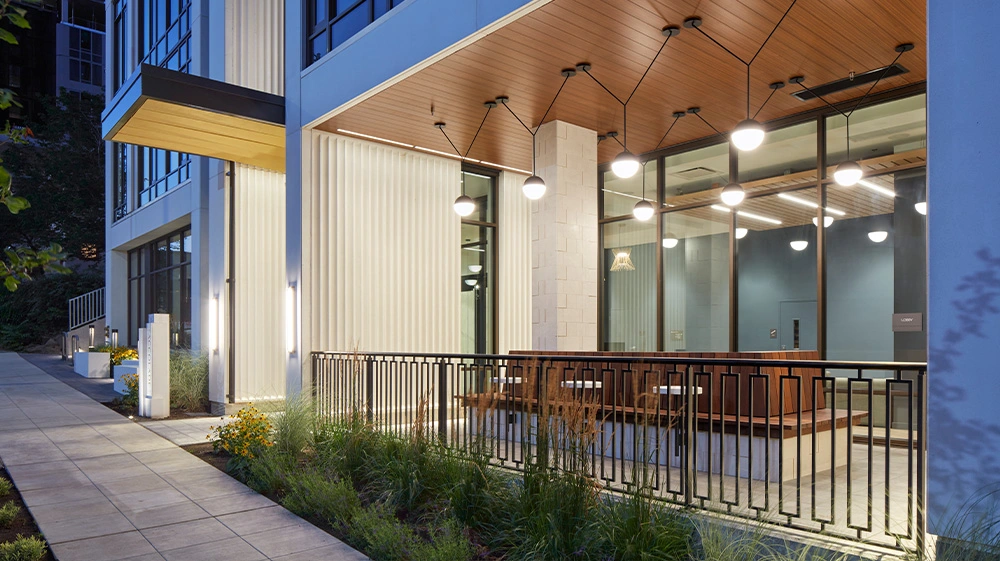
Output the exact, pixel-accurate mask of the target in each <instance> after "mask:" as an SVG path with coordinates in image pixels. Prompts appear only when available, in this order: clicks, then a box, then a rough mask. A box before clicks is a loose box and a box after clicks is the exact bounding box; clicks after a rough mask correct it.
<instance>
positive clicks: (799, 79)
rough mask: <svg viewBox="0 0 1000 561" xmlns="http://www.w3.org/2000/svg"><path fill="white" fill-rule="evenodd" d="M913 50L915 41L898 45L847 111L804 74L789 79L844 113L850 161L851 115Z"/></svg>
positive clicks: (838, 111) (848, 158) (835, 109)
mask: <svg viewBox="0 0 1000 561" xmlns="http://www.w3.org/2000/svg"><path fill="white" fill-rule="evenodd" d="M911 50H913V43H903V44H901V45H897V46H896V58H894V59H892V62H891V63H889V65H888V66H886V67H885V68H883V69H882V73H881V74H879V77H878V79H877V80H875V82H874V83H872V85H871V87H869V88H868V91H866V92H865V95H863V96H861V99H859V100H858V102H857V103H855V104H854V107H852V108H851V110H850V111H848V112H847V113H844V112H843V111H842V110H841V109H839V108H838V107H837V106H835V105H834V104H832V103H830V102H829V101H828V100H827V99H826V98H825V97H823V96H821V95H820V94H819V93H817V92H815V91H813V90H812V88H810V87H809V86H807V85H806V84H805V77H804V76H793V77H791V78H789V79H788V81H789V82H791V83H793V84H798V85H799V86H801V87H802V89H804V90H805V91H807V92H809V93H811V94H812V95H813V96H814V97H815V98H817V99H819V100H820V101H822V102H823V103H825V104H826V105H827V106H828V107H830V108H831V109H833V110H834V111H836V112H837V113H839V114H840V115H842V116H843V117H844V119H845V120H846V124H845V127H846V133H847V137H846V142H847V160H848V161H850V160H851V115H854V112H855V111H857V110H858V108H859V107H861V104H863V103H864V102H865V100H866V99H868V96H869V95H871V93H872V92H873V91H875V87H876V86H878V85H879V82H881V81H882V79H883V78H885V76H886V74H888V73H889V70H890V69H891V68H892V67H893V66H895V65H896V63H897V62H899V57H901V56H903V53H905V52H907V51H911ZM772 93H773V92H772Z"/></svg>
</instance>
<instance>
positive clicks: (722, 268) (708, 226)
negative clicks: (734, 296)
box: [661, 207, 729, 351]
mask: <svg viewBox="0 0 1000 561" xmlns="http://www.w3.org/2000/svg"><path fill="white" fill-rule="evenodd" d="M661 251H662V252H663V339H664V347H663V350H665V351H728V350H729V214H728V213H723V212H718V211H714V210H712V209H711V208H708V207H702V208H697V209H692V210H685V211H678V212H668V213H665V214H664V215H663V236H662V239H661Z"/></svg>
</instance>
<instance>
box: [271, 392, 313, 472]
mask: <svg viewBox="0 0 1000 561" xmlns="http://www.w3.org/2000/svg"><path fill="white" fill-rule="evenodd" d="M271 422H272V424H273V425H274V446H275V448H277V449H278V450H279V451H281V452H282V453H284V454H287V455H289V456H292V457H298V456H299V455H300V454H301V453H302V452H303V451H304V450H305V449H306V447H307V446H309V445H310V444H311V442H312V438H313V431H314V430H315V428H316V414H315V410H314V409H313V404H312V401H311V400H309V399H308V398H306V397H301V396H298V397H290V398H288V399H286V400H285V408H284V411H281V412H276V413H275V414H274V415H272V416H271Z"/></svg>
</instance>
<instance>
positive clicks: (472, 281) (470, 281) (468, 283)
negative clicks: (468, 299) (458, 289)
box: [465, 279, 479, 286]
mask: <svg viewBox="0 0 1000 561" xmlns="http://www.w3.org/2000/svg"><path fill="white" fill-rule="evenodd" d="M477 282H479V281H477V280H476V279H465V284H467V285H469V286H476V283H477Z"/></svg>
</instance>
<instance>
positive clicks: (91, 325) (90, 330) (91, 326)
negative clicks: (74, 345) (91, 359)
mask: <svg viewBox="0 0 1000 561" xmlns="http://www.w3.org/2000/svg"><path fill="white" fill-rule="evenodd" d="M87 331H89V332H90V345H88V348H91V349H93V348H94V324H90V325H89V326H88V327H87Z"/></svg>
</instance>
